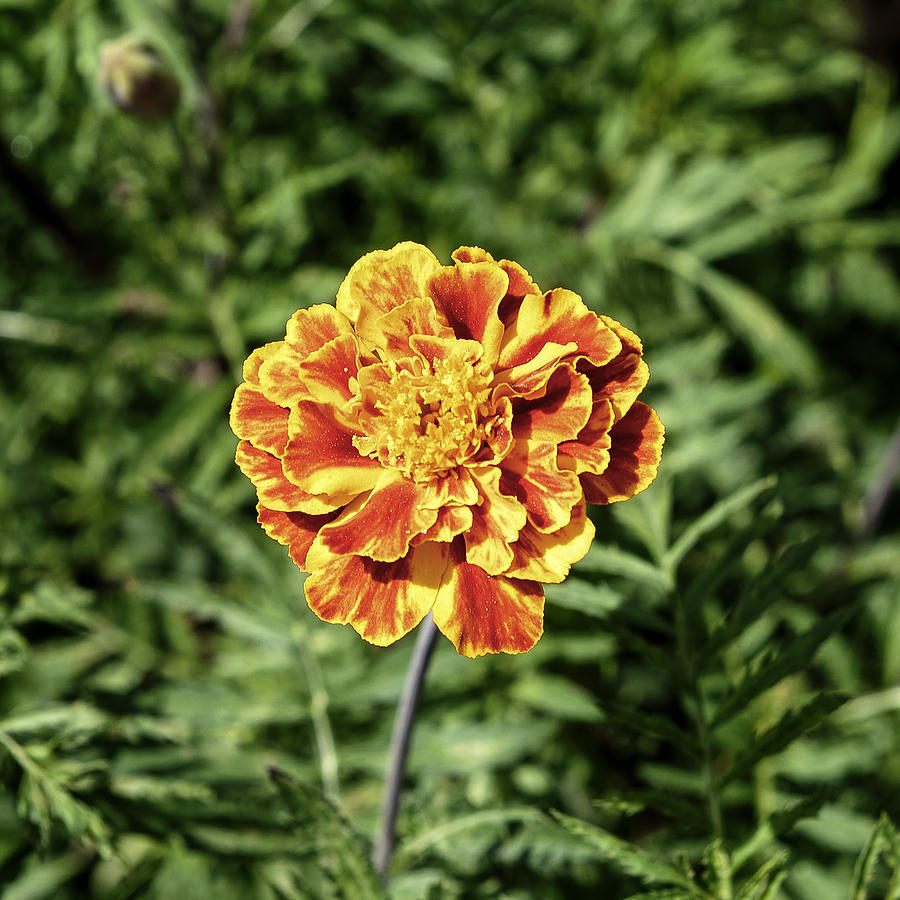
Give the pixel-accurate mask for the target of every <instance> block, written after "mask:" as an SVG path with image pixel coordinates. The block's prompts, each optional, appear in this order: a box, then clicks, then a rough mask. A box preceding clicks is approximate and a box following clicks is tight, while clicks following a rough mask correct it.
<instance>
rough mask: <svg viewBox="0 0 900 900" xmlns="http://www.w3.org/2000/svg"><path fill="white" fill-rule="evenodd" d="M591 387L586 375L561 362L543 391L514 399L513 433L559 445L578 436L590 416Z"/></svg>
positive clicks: (518, 436) (520, 436)
mask: <svg viewBox="0 0 900 900" xmlns="http://www.w3.org/2000/svg"><path fill="white" fill-rule="evenodd" d="M592 399H593V397H592V394H591V388H590V385H589V384H588V380H587V378H586V377H585V376H584V375H580V374H579V373H578V372H576V371H575V370H574V369H573V368H572V367H571V366H569V365H565V364H563V365H561V366H560V367H559V368H558V369H556V371H555V372H554V373H553V374H552V375H551V376H550V378H549V380H548V381H547V385H546V388H545V390H544V392H543V393H542V394H539V395H536V396H533V397H529V398H527V399H525V398H520V397H517V398H516V399H515V400H514V402H513V419H512V424H513V434H514V435H515V436H516V438H528V439H529V440H532V441H536V442H544V443H551V444H559V443H560V442H561V441H565V440H571V439H574V438H576V437H578V433H579V432H580V431H581V429H582V428H584V426H585V425H586V424H587V421H588V418H589V417H590V415H591V405H592Z"/></svg>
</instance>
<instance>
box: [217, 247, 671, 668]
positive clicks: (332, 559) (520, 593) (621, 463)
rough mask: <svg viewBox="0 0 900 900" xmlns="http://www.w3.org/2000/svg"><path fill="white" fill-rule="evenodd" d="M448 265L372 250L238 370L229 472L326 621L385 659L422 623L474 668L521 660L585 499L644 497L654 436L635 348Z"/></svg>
mask: <svg viewBox="0 0 900 900" xmlns="http://www.w3.org/2000/svg"><path fill="white" fill-rule="evenodd" d="M453 260H454V265H452V266H442V265H441V264H440V263H439V262H438V260H437V259H436V258H435V257H434V255H433V254H432V253H431V251H429V250H428V249H427V248H426V247H423V246H421V245H420V244H415V243H411V242H405V243H401V244H398V245H397V246H396V247H394V248H393V249H391V250H376V251H374V252H373V253H369V254H367V255H366V256H364V257H363V258H362V259H360V260H359V261H358V262H357V263H356V264H355V265H354V266H353V268H352V269H351V270H350V272H349V274H348V275H347V277H346V278H345V279H344V281H343V283H342V284H341V286H340V289H339V290H338V295H337V305H336V307H333V306H328V305H324V304H321V305H317V306H312V307H310V308H309V309H301V310H298V311H297V312H296V313H294V315H293V316H292V317H291V319H290V320H289V321H288V323H287V334H286V336H285V339H284V340H282V341H275V342H273V343H270V344H266V345H265V346H264V347H261V348H260V349H258V350H255V351H254V352H253V353H252V354H251V355H250V357H249V359H247V361H246V363H245V364H244V383H243V384H241V385H239V387H238V388H237V391H236V392H235V395H234V402H233V404H232V408H231V427H232V429H233V430H234V432H235V434H236V435H237V436H238V437H239V438H240V439H241V440H240V444H239V446H238V450H237V457H236V459H237V463H238V465H239V466H240V467H241V469H242V471H243V472H244V474H246V475H247V477H248V478H250V480H251V481H252V482H253V484H254V485H255V486H256V489H257V493H258V496H259V506H258V511H259V522H260V524H261V525H262V526H263V528H264V529H265V530H266V532H267V533H268V534H269V535H271V536H272V537H273V538H275V540H277V541H279V542H280V543H282V544H284V545H286V546H287V548H288V551H289V553H290V556H291V559H293V561H294V562H295V563H296V564H297V565H298V566H299V567H300V569H302V570H304V571H307V572H309V573H310V574H309V577H308V578H307V579H306V582H305V590H306V598H307V601H308V603H309V605H310V607H311V608H312V610H313V611H314V612H315V613H316V614H317V615H318V616H319V617H320V618H322V619H324V620H325V621H328V622H340V623H345V624H346V623H349V624H350V625H352V626H353V628H355V629H356V631H358V632H359V633H360V634H361V635H362V636H363V637H364V638H365V639H366V640H368V641H370V642H372V643H373V644H379V645H382V646H383V645H387V644H390V643H392V642H393V641H396V640H397V639H398V638H400V637H402V636H403V635H404V634H406V633H407V632H408V631H410V630H411V629H412V628H414V627H415V626H416V625H417V624H418V623H419V622H420V621H421V620H422V619H423V618H424V617H425V615H427V613H428V612H429V611H431V612H433V615H434V620H435V622H436V624H437V626H438V627H439V628H440V630H441V631H442V632H443V633H444V634H445V635H446V636H447V637H448V638H450V640H451V641H453V643H454V645H455V646H456V649H457V650H458V651H459V652H460V653H462V654H464V655H466V656H478V655H480V654H482V653H496V652H500V651H505V652H507V653H520V652H522V651H525V650H529V649H530V648H531V647H533V646H534V644H535V642H536V641H537V640H538V638H539V637H540V636H541V632H542V630H543V608H544V595H543V589H542V587H541V582H560V581H562V580H563V579H564V578H565V577H566V575H567V573H568V571H569V567H570V566H571V565H572V563H573V562H576V561H577V560H579V559H581V558H582V557H583V556H584V554H585V553H586V552H587V550H588V547H589V546H590V543H591V540H592V539H593V536H594V528H593V525H592V524H591V521H590V519H588V518H587V516H586V513H585V502H586V501H587V502H589V503H601V504H606V503H612V502H614V501H617V500H625V499H627V498H628V497H632V496H634V494H636V493H638V492H639V491H642V490H643V489H644V488H645V487H647V485H648V484H650V482H651V481H652V480H653V478H654V477H655V475H656V469H657V466H658V464H659V459H660V452H661V449H662V443H663V426H662V424H661V422H660V421H659V418H658V416H657V415H656V413H655V412H654V411H653V410H652V409H650V407H649V406H646V405H645V404H643V403H641V402H640V401H638V400H637V399H636V398H637V396H638V394H640V392H641V390H642V389H643V387H644V385H645V384H646V382H647V377H648V371H647V366H646V364H645V363H644V361H643V359H642V358H641V342H640V340H639V339H638V338H637V336H636V335H635V334H633V333H632V332H631V331H629V330H628V329H627V328H625V327H623V326H622V325H620V324H619V323H618V322H616V321H614V320H612V319H610V318H608V317H606V316H598V315H596V314H595V313H593V312H591V311H590V310H589V309H588V308H587V307H586V306H585V304H584V301H583V300H582V299H581V297H579V296H578V295H577V294H574V293H572V292H571V291H567V290H564V289H557V290H552V291H547V292H546V293H542V292H541V291H540V290H539V289H538V287H537V286H536V285H535V284H534V282H533V281H532V280H531V278H530V276H529V275H528V273H527V272H526V271H525V269H523V268H522V267H521V266H520V265H518V264H517V263H515V262H511V261H509V260H500V261H495V260H494V259H493V257H491V256H490V254H488V253H486V252H485V251H484V250H480V249H478V248H476V247H460V248H459V249H458V250H457V251H456V252H455V253H454V254H453Z"/></svg>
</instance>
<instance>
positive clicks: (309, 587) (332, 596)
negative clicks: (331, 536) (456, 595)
mask: <svg viewBox="0 0 900 900" xmlns="http://www.w3.org/2000/svg"><path fill="white" fill-rule="evenodd" d="M447 553H448V548H447V545H446V544H422V546H420V547H416V548H414V549H413V550H410V552H409V553H408V554H407V555H406V556H405V557H403V559H398V560H397V561H396V562H390V563H386V562H374V561H373V560H371V559H367V558H366V557H364V556H335V555H333V554H331V553H330V552H329V551H328V549H327V548H326V547H325V546H324V544H323V543H322V542H321V541H316V542H315V543H314V544H313V546H312V548H311V549H310V551H309V553H308V555H307V558H306V565H307V567H308V568H309V570H310V571H311V572H312V574H311V575H310V576H309V578H307V579H306V582H305V584H304V586H303V587H304V590H305V591H306V600H307V603H309V606H310V609H312V611H313V612H314V613H315V614H316V615H317V616H318V617H319V618H320V619H324V620H325V621H326V622H336V623H339V624H341V625H346V624H349V625H352V626H353V628H354V629H355V630H356V631H357V632H358V633H359V634H360V635H361V636H362V637H363V638H365V639H366V640H367V641H369V642H370V643H372V644H377V645H378V646H379V647H385V646H387V645H388V644H392V643H393V642H394V641H396V640H398V639H399V638H401V637H403V635H404V634H406V633H407V632H408V631H411V630H412V629H413V628H415V627H416V625H418V624H419V622H421V621H422V619H423V618H424V617H425V615H426V614H427V613H428V611H429V610H430V609H431V606H432V604H433V603H434V598H435V596H436V594H437V590H438V587H439V585H440V583H441V578H442V577H443V574H444V570H445V569H446V567H447Z"/></svg>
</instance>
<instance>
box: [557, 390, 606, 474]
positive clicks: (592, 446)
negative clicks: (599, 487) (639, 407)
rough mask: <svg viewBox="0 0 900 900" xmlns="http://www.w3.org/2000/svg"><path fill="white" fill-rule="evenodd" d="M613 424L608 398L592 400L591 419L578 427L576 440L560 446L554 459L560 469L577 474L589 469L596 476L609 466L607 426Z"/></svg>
mask: <svg viewBox="0 0 900 900" xmlns="http://www.w3.org/2000/svg"><path fill="white" fill-rule="evenodd" d="M612 424H613V408H612V404H611V403H610V402H609V400H603V399H600V400H598V401H597V402H595V403H594V409H593V411H592V412H591V418H590V419H589V420H588V423H587V425H585V426H584V428H582V429H581V431H580V432H579V434H578V439H577V440H574V441H565V442H563V443H562V444H560V445H559V456H558V457H557V462H558V464H559V466H560V468H564V469H572V470H574V471H575V472H577V473H578V474H579V475H580V474H581V473H582V472H590V473H591V474H593V475H599V474H601V473H602V472H604V471H605V470H606V467H607V466H608V465H609V448H610V447H611V446H612V438H611V437H610V436H609V429H610V428H611V427H612Z"/></svg>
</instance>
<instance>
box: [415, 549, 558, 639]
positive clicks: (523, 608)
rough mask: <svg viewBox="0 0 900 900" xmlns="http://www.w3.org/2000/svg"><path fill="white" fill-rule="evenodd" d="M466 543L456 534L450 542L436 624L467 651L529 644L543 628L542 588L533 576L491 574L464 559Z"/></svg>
mask: <svg viewBox="0 0 900 900" xmlns="http://www.w3.org/2000/svg"><path fill="white" fill-rule="evenodd" d="M461 544H462V542H461V541H460V539H459V538H457V539H456V540H455V541H454V542H453V544H451V545H450V554H451V558H450V565H449V567H448V568H447V570H446V574H445V575H444V579H443V582H442V583H441V587H440V590H439V591H438V595H437V600H436V601H435V604H434V609H433V613H434V621H435V624H436V625H437V627H438V628H439V629H440V630H441V631H442V632H443V633H444V634H445V635H446V636H447V637H448V638H450V640H451V641H453V644H454V646H455V647H456V649H457V651H458V652H459V653H461V654H462V655H463V656H469V657H475V656H481V655H482V654H484V653H524V652H525V651H526V650H530V649H531V648H532V647H533V646H534V645H535V644H536V643H537V641H538V638H540V636H541V634H542V632H543V630H544V591H543V589H542V588H541V586H540V585H539V584H537V583H536V582H534V581H523V580H521V579H518V578H505V577H503V576H498V575H488V574H487V573H486V572H485V571H484V570H483V569H481V568H479V567H478V566H473V565H472V564H471V563H467V562H466V561H465V559H464V552H465V551H464V549H463V547H462V546H461ZM425 546H426V547H427V546H436V545H429V544H426V545H425Z"/></svg>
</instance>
